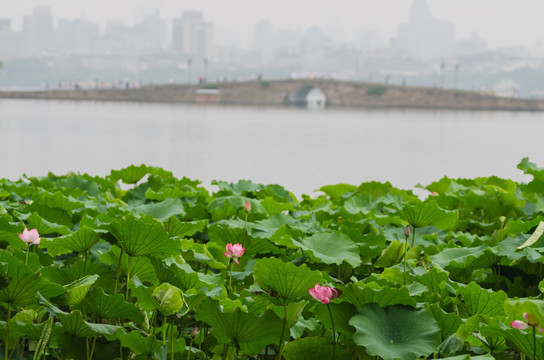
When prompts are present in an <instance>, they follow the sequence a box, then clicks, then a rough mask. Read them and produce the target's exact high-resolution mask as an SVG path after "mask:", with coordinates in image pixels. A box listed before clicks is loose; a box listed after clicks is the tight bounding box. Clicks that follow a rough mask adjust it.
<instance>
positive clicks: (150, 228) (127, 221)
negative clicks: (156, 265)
mask: <svg viewBox="0 0 544 360" xmlns="http://www.w3.org/2000/svg"><path fill="white" fill-rule="evenodd" d="M110 232H111V234H112V235H113V236H114V237H115V238H116V239H117V241H118V244H119V246H120V247H121V248H122V249H123V250H124V251H125V253H127V254H128V255H130V256H146V255H151V254H156V253H169V254H178V253H179V252H180V249H179V247H178V246H176V242H175V241H172V240H171V239H170V238H169V237H168V234H167V233H166V231H165V230H164V226H163V225H162V224H160V223H158V222H150V221H145V220H143V219H138V218H135V217H134V216H133V215H131V214H128V215H126V216H124V217H123V218H121V219H118V220H115V221H113V222H112V223H111V228H110Z"/></svg>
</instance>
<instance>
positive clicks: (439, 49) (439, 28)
mask: <svg viewBox="0 0 544 360" xmlns="http://www.w3.org/2000/svg"><path fill="white" fill-rule="evenodd" d="M391 47H392V48H393V49H394V50H403V51H406V52H408V53H410V54H411V55H412V56H414V57H417V58H421V59H433V58H445V57H449V56H451V55H453V53H454V50H455V28H454V26H453V24H451V23H448V22H446V21H440V20H437V19H435V18H433V17H432V15H431V13H430V11H429V6H428V4H427V0H414V1H413V3H412V8H411V10H410V22H409V23H407V24H401V25H400V26H399V28H398V34H397V37H396V38H394V39H392V40H391Z"/></svg>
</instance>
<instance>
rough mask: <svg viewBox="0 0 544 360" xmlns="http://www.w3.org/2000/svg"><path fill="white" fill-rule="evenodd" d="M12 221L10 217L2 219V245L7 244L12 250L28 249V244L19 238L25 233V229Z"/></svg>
mask: <svg viewBox="0 0 544 360" xmlns="http://www.w3.org/2000/svg"><path fill="white" fill-rule="evenodd" d="M10 220H11V219H9V218H8V217H4V216H2V217H0V243H3V242H6V243H8V244H9V245H10V246H11V247H12V248H19V249H24V248H26V244H25V243H24V242H22V241H21V239H20V238H19V236H17V234H20V233H22V232H23V229H24V227H23V226H21V225H20V224H18V223H13V222H11V221H10Z"/></svg>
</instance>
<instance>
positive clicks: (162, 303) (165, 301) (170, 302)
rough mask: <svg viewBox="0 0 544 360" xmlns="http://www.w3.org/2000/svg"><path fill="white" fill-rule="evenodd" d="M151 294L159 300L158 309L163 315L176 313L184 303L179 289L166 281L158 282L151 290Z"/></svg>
mask: <svg viewBox="0 0 544 360" xmlns="http://www.w3.org/2000/svg"><path fill="white" fill-rule="evenodd" d="M152 295H153V297H154V298H155V299H157V301H158V302H159V311H160V312H161V313H162V314H163V315H164V316H170V315H174V314H176V313H178V312H179V311H181V309H182V308H183V305H184V304H185V302H184V301H183V292H182V291H181V289H179V288H177V287H175V286H173V285H171V284H168V283H162V284H160V285H159V286H158V287H156V288H155V290H153V293H152Z"/></svg>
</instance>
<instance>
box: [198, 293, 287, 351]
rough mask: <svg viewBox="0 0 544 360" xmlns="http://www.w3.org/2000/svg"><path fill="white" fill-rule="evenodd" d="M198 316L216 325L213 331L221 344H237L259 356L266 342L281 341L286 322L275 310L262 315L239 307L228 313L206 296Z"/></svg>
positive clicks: (213, 325) (213, 326) (199, 307)
mask: <svg viewBox="0 0 544 360" xmlns="http://www.w3.org/2000/svg"><path fill="white" fill-rule="evenodd" d="M195 317H196V319H197V320H198V321H203V322H205V323H207V324H208V325H210V326H211V327H212V334H213V335H214V336H215V337H216V338H217V340H218V341H219V343H220V344H224V343H234V344H237V345H239V346H240V347H241V349H242V351H244V353H246V354H247V355H250V356H252V355H255V354H257V353H259V352H260V350H261V349H262V348H264V347H265V346H266V345H270V344H274V343H277V342H278V340H279V338H280V335H281V328H282V325H283V324H282V321H281V320H280V318H278V317H277V316H276V314H274V312H272V311H265V312H264V313H263V314H262V315H260V316H258V315H256V314H253V313H246V312H244V311H242V310H241V309H240V308H238V307H236V308H234V309H233V310H232V311H228V312H224V311H223V310H221V309H220V307H219V304H218V303H217V302H216V301H214V300H212V299H210V298H207V299H205V300H204V301H203V302H202V303H201V304H200V305H199V306H198V308H197V310H196V314H195Z"/></svg>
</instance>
